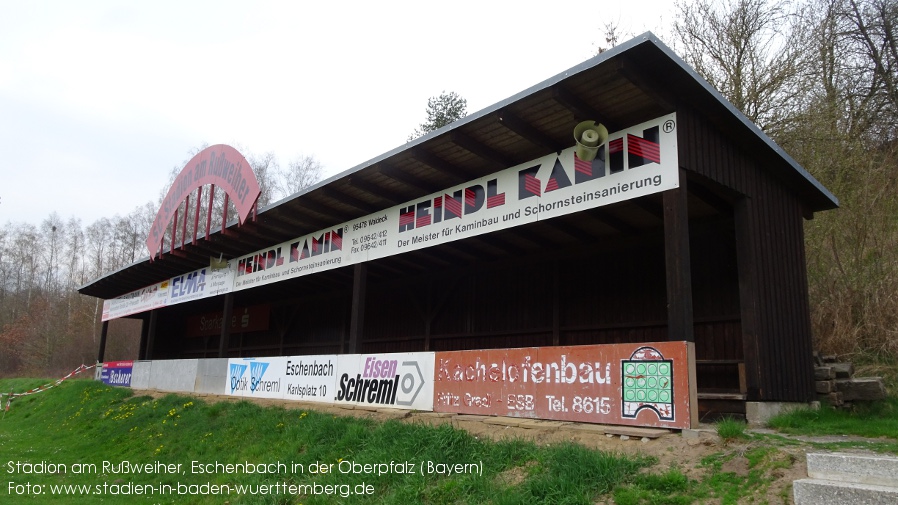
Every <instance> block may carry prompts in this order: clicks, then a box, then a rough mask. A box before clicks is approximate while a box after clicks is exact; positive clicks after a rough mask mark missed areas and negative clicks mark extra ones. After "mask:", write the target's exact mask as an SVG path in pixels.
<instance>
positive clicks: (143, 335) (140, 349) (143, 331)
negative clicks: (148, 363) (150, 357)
mask: <svg viewBox="0 0 898 505" xmlns="http://www.w3.org/2000/svg"><path fill="white" fill-rule="evenodd" d="M150 317H152V312H150V315H149V316H147V317H145V318H143V319H142V320H141V325H140V344H139V345H138V346H137V359H138V360H144V359H147V337H148V336H149V334H150Z"/></svg>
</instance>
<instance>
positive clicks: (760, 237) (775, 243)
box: [677, 109, 814, 402]
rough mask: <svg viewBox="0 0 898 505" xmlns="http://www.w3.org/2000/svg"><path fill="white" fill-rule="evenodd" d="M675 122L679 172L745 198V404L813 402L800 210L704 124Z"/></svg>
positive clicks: (741, 258)
mask: <svg viewBox="0 0 898 505" xmlns="http://www.w3.org/2000/svg"><path fill="white" fill-rule="evenodd" d="M677 121H678V131H679V140H680V147H679V149H680V164H681V166H683V167H684V168H685V169H686V170H689V171H691V172H694V173H696V174H700V175H701V176H703V177H706V178H708V179H710V180H713V181H715V182H716V183H718V184H720V185H722V186H725V187H726V188H729V189H731V190H734V191H735V192H737V193H739V194H740V195H742V201H739V202H738V203H737V204H736V206H735V207H736V210H735V214H736V215H735V224H736V236H737V239H736V243H737V261H738V270H739V285H740V288H739V294H740V298H741V301H740V305H741V308H740V312H741V319H742V321H741V323H742V333H743V351H744V359H745V364H746V381H747V386H748V398H749V400H758V401H760V400H766V401H795V402H806V401H811V400H812V399H813V396H814V387H813V386H814V383H813V367H812V366H813V365H812V347H813V344H812V335H811V325H810V311H809V305H808V288H807V271H806V263H805V251H804V230H803V217H802V216H803V215H804V209H803V207H802V204H801V202H800V201H799V199H798V198H797V197H796V195H794V194H793V193H791V192H790V191H789V190H788V189H787V188H786V187H785V186H784V184H783V183H782V182H780V181H779V180H778V178H777V176H776V174H775V173H772V170H770V169H768V167H766V166H765V165H764V164H763V163H762V162H761V161H758V160H757V159H756V158H754V157H751V156H750V154H749V153H746V152H744V151H743V150H742V149H740V147H739V146H737V145H735V144H734V142H733V141H732V140H730V139H729V138H728V137H727V136H725V135H724V134H723V133H721V132H720V131H718V130H717V129H716V128H715V127H714V125H713V124H711V123H710V122H709V121H708V120H706V119H705V118H703V117H701V116H700V115H698V114H696V113H694V112H693V111H690V110H689V109H683V110H678V111H677ZM782 170H786V168H785V167H783V168H782ZM796 364H798V366H796Z"/></svg>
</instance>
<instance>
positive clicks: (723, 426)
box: [717, 418, 746, 442]
mask: <svg viewBox="0 0 898 505" xmlns="http://www.w3.org/2000/svg"><path fill="white" fill-rule="evenodd" d="M745 428H746V424H745V421H741V420H738V419H733V418H725V419H721V420H720V421H718V422H717V435H718V436H719V437H720V438H722V439H723V440H724V441H725V442H732V441H734V440H738V439H740V438H745Z"/></svg>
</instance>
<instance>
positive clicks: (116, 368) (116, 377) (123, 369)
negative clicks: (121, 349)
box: [100, 361, 134, 387]
mask: <svg viewBox="0 0 898 505" xmlns="http://www.w3.org/2000/svg"><path fill="white" fill-rule="evenodd" d="M133 369H134V362H133V361H110V362H108V363H103V370H102V371H101V372H100V381H102V382H103V383H104V384H109V385H110V386H122V387H131V375H132V371H133Z"/></svg>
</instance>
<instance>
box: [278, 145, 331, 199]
mask: <svg viewBox="0 0 898 505" xmlns="http://www.w3.org/2000/svg"><path fill="white" fill-rule="evenodd" d="M323 170H324V169H323V167H322V166H321V163H320V162H319V161H318V160H317V159H315V157H314V156H305V155H299V156H297V157H296V158H295V159H293V160H292V161H290V163H288V164H287V167H286V168H285V169H283V170H282V171H281V172H280V173H279V174H278V192H279V196H280V197H281V198H284V197H287V196H290V195H292V194H294V193H298V192H300V191H302V190H303V189H305V188H308V187H310V186H312V185H314V184H315V183H317V182H318V181H320V180H321V174H322V172H323Z"/></svg>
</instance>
